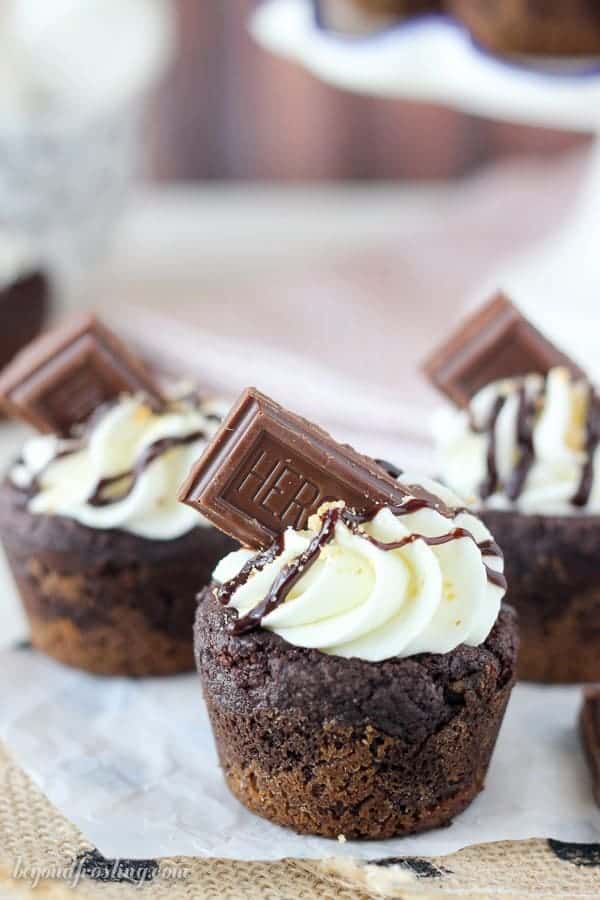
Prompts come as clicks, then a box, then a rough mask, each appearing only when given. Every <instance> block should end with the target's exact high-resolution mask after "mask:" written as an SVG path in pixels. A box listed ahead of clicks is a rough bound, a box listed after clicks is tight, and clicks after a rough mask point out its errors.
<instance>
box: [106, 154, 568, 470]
mask: <svg viewBox="0 0 600 900" xmlns="http://www.w3.org/2000/svg"><path fill="white" fill-rule="evenodd" d="M582 169H583V157H582V155H581V154H578V155H577V156H575V157H574V156H570V157H568V158H566V159H564V160H562V161H558V162H548V161H546V162H543V163H532V162H524V161H522V160H521V161H519V162H513V163H510V164H505V165H503V166H502V167H499V168H496V169H494V170H489V171H486V172H484V173H483V174H481V175H478V176H476V177H474V178H470V179H468V180H465V181H464V182H463V183H461V184H460V185H459V186H458V188H457V189H456V190H454V191H452V192H448V193H440V198H441V199H440V204H439V207H437V208H435V209H432V207H431V204H424V207H423V210H422V211H420V210H417V211H415V208H414V204H412V206H411V207H410V212H409V213H405V212H404V211H403V210H402V209H401V208H399V209H398V210H397V214H394V217H393V221H390V228H389V235H388V237H387V238H386V240H385V241H381V242H380V243H378V244H377V246H373V244H372V242H371V243H369V241H368V240H366V241H365V246H364V249H362V250H361V252H360V253H356V252H355V249H353V250H349V251H348V253H347V254H346V253H344V252H341V253H337V254H336V256H335V258H334V259H331V258H327V257H326V256H323V258H319V259H318V260H317V262H316V263H315V264H313V265H312V267H311V268H310V270H308V271H307V270H299V269H298V267H294V266H291V267H290V269H289V271H288V270H284V271H281V270H280V269H278V270H277V272H276V274H275V275H273V274H271V275H269V276H268V277H267V276H266V275H264V274H262V273H259V274H258V275H257V276H253V277H252V279H251V280H249V282H248V283H247V284H245V285H244V286H243V289H240V286H239V281H238V282H236V284H235V286H234V287H233V286H232V285H230V284H229V283H228V280H227V273H226V272H224V273H223V286H222V287H220V288H219V294H218V296H214V297H207V298H206V299H199V296H198V293H199V291H198V292H194V291H193V289H190V286H189V280H188V282H186V283H187V288H186V289H185V290H183V291H179V292H177V293H176V297H177V299H176V300H171V304H170V306H169V314H168V315H166V314H163V313H162V312H159V313H157V312H151V311H146V310H144V309H142V308H131V307H130V308H129V309H128V315H127V319H126V321H125V323H124V319H123V316H122V315H121V314H119V316H118V318H115V322H116V324H118V325H119V327H120V328H121V330H126V331H127V332H128V334H129V336H130V337H131V339H132V340H135V341H137V342H139V343H140V345H141V346H143V348H144V349H145V350H146V352H147V353H149V354H150V355H151V356H153V357H154V358H155V359H156V360H157V361H158V362H159V363H160V364H162V365H163V366H166V367H167V368H169V369H171V370H178V371H185V372H188V373H189V374H191V375H193V376H194V377H196V378H197V379H198V380H199V381H200V383H201V384H204V385H206V386H207V389H211V390H213V389H214V390H217V391H219V392H221V393H224V394H225V395H227V396H231V397H233V396H235V394H237V392H238V391H239V390H240V389H241V388H242V387H243V386H244V385H247V384H250V383H253V384H256V386H257V387H259V388H261V389H262V390H264V391H266V392H267V393H270V394H272V395H273V396H274V397H275V398H276V399H278V400H280V401H281V402H283V403H285V404H288V405H289V406H290V407H292V408H294V409H295V410H297V411H298V412H300V413H303V414H305V415H307V416H309V417H310V418H312V419H314V420H315V421H317V422H319V423H320V424H323V425H324V426H326V427H328V428H330V429H331V430H332V431H333V433H334V434H335V435H336V436H338V437H340V438H343V439H345V440H349V441H351V442H352V443H354V444H355V445H356V446H357V447H358V448H359V449H362V450H364V451H366V452H370V453H372V454H374V455H379V456H387V457H388V458H389V459H391V460H393V461H394V462H396V463H397V464H399V465H400V466H402V465H403V464H404V465H407V466H410V467H415V466H419V467H421V468H431V466H432V459H431V453H430V447H429V442H428V433H429V416H430V412H431V409H432V407H433V406H434V405H435V403H436V394H435V392H434V391H433V390H432V389H431V388H429V387H428V386H427V384H426V382H425V379H424V377H423V375H422V373H421V371H420V364H421V362H422V360H423V358H424V357H425V356H426V355H427V354H428V353H429V352H430V351H431V349H432V348H434V347H435V346H436V345H437V344H438V342H439V341H440V340H441V339H442V338H444V336H445V335H447V333H448V331H449V330H450V329H451V328H453V327H455V325H456V323H457V321H458V320H459V319H460V316H461V315H462V313H463V309H464V302H465V298H466V296H467V294H468V293H469V292H470V291H472V290H473V289H475V288H476V287H477V285H478V284H480V283H481V282H483V280H484V279H485V278H486V277H487V276H488V275H489V273H490V271H491V270H493V269H494V268H495V267H496V266H498V265H499V264H501V262H502V261H503V260H506V259H507V258H510V257H511V256H514V255H516V254H518V253H522V252H523V251H524V250H526V249H527V247H528V246H529V245H531V244H533V243H534V242H536V241H538V240H540V239H541V238H543V237H544V236H546V235H547V234H548V233H549V232H550V231H551V230H552V229H553V228H555V227H557V226H558V224H559V223H560V221H561V217H562V216H564V215H565V214H566V212H567V210H568V208H569V205H570V203H571V200H572V197H573V195H574V192H575V190H576V188H577V186H578V184H579V183H580V179H581V173H582ZM550 188H551V189H550ZM171 296H173V294H171ZM126 299H128V300H130V301H131V300H132V299H133V300H134V301H136V303H137V301H138V299H140V298H138V297H137V296H132V289H131V283H130V284H129V285H128V294H127V298H126ZM123 326H125V328H124V327H123Z"/></svg>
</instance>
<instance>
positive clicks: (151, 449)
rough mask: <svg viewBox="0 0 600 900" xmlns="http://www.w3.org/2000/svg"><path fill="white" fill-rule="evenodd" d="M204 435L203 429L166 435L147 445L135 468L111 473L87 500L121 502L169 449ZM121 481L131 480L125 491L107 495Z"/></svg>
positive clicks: (92, 502) (101, 503)
mask: <svg viewBox="0 0 600 900" xmlns="http://www.w3.org/2000/svg"><path fill="white" fill-rule="evenodd" d="M204 437H206V435H205V434H204V432H203V431H193V432H192V433H191V434H186V435H183V436H182V437H164V438H161V439H160V440H158V441H155V442H154V443H153V444H150V445H149V446H148V447H146V449H145V450H144V452H143V453H142V455H141V456H140V458H139V459H138V461H137V462H136V464H135V466H134V467H133V469H129V470H128V471H127V472H120V473H119V474H118V475H111V476H110V477H109V478H102V479H100V481H99V482H98V484H97V485H96V488H95V489H94V491H93V492H92V494H91V495H90V497H89V498H88V501H87V502H88V503H89V505H90V506H97V507H98V506H110V505H111V504H113V503H121V501H122V500H125V499H126V498H127V497H129V495H130V494H131V492H132V491H133V489H134V487H135V485H136V483H137V481H138V480H139V478H140V476H141V475H142V474H143V472H144V471H145V470H146V469H147V468H148V466H149V465H150V464H151V463H153V462H154V461H155V460H156V459H159V458H160V457H161V456H164V455H165V453H168V452H169V450H173V449H174V448H175V447H184V446H186V445H187V444H193V443H194V442H195V441H199V440H201V439H202V438H204ZM121 481H128V482H129V484H128V486H127V488H126V489H125V491H123V493H120V494H119V495H118V496H117V497H109V496H105V493H106V491H107V490H109V489H110V488H111V487H113V486H114V485H116V484H119V482H121Z"/></svg>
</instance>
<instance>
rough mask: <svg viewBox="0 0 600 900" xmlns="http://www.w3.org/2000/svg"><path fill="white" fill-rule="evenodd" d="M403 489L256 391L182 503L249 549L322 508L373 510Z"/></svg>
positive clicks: (232, 416)
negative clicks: (339, 504)
mask: <svg viewBox="0 0 600 900" xmlns="http://www.w3.org/2000/svg"><path fill="white" fill-rule="evenodd" d="M407 493H408V489H407V488H405V487H402V486H401V485H400V484H398V482H396V481H395V479H394V478H392V477H391V476H390V475H388V474H387V472H385V471H384V470H383V469H382V468H381V467H380V466H378V465H377V463H375V461H374V460H371V459H368V458H367V457H364V456H361V455H360V454H358V453H356V452H355V451H354V450H353V449H352V448H351V447H348V446H345V445H341V444H337V443H336V442H335V441H334V440H333V438H331V437H330V436H329V435H328V434H327V433H326V432H324V431H322V430H321V429H320V428H318V427H317V426H315V425H312V424H311V423H310V422H307V421H306V420H305V419H303V418H301V417H300V416H297V415H295V414H293V413H290V412H288V411H287V410H285V409H283V407H281V406H279V405H278V404H277V403H275V402H274V401H273V400H271V399H269V398H268V397H266V396H265V395H264V394H261V393H260V392H259V391H257V390H256V389H255V388H248V389H247V390H246V391H244V393H243V394H242V396H241V397H240V399H239V400H238V402H237V403H236V404H235V406H234V407H233V409H232V410H231V412H230V413H229V415H228V416H227V418H226V419H225V421H224V422H223V424H222V426H221V428H220V430H219V431H218V432H217V434H216V435H215V437H214V438H213V440H212V442H211V443H210V445H209V446H208V447H207V449H206V451H205V453H204V455H203V456H202V457H201V459H200V460H199V461H198V463H197V464H196V465H195V466H194V468H193V470H192V472H191V473H190V476H189V478H188V479H187V481H186V482H185V484H184V485H183V486H182V488H181V491H180V493H179V499H180V500H181V501H182V502H183V503H187V504H188V505H189V506H192V507H193V508H194V509H196V510H198V511H199V512H201V513H202V514H203V515H204V516H205V517H206V518H207V519H209V520H210V521H211V522H213V524H215V525H216V526H217V527H218V528H220V529H221V531H224V532H225V533H226V534H229V535H230V536H231V537H233V538H235V539H236V540H238V541H239V542H240V543H241V544H244V545H245V546H247V547H252V548H255V549H260V548H263V547H268V546H269V545H270V544H271V543H272V542H273V540H274V539H275V538H276V537H277V536H278V535H280V534H281V533H282V532H283V531H285V529H286V528H287V527H290V526H291V527H292V528H294V529H302V528H304V527H305V526H306V523H307V521H308V518H309V516H311V515H312V514H313V513H314V512H316V511H317V510H318V508H319V507H320V506H321V504H322V503H325V502H326V501H332V500H343V501H345V502H346V504H347V505H348V506H350V507H352V508H353V509H357V510H371V509H375V508H376V507H378V506H382V505H385V504H393V503H399V502H401V501H402V499H403V498H404V497H406V495H407Z"/></svg>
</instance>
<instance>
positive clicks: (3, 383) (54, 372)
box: [0, 314, 163, 435]
mask: <svg viewBox="0 0 600 900" xmlns="http://www.w3.org/2000/svg"><path fill="white" fill-rule="evenodd" d="M125 392H126V393H143V394H145V395H146V396H147V397H148V399H149V401H150V402H151V403H152V405H154V406H160V405H161V404H162V402H163V401H162V396H161V394H160V391H159V389H158V388H157V387H156V385H155V384H154V382H153V380H152V379H151V377H150V376H149V374H148V373H147V371H146V369H145V367H144V365H143V364H142V363H141V362H140V360H138V359H137V358H136V357H135V356H134V355H132V354H131V353H129V351H128V350H127V348H126V347H125V346H124V345H123V344H122V343H121V341H120V340H119V339H118V338H117V337H116V336H115V335H114V334H113V333H112V332H111V331H109V329H108V328H106V327H105V326H104V325H102V324H101V323H100V322H99V321H98V320H97V319H96V317H95V316H93V315H89V314H86V315H83V316H76V317H75V318H74V319H72V320H70V321H69V322H67V323H66V324H65V325H63V326H62V327H60V328H57V329H56V330H54V331H51V332H49V333H47V334H45V335H43V336H42V337H41V338H39V339H38V340H36V341H35V342H34V343H33V344H30V345H29V346H28V347H27V348H26V349H25V350H24V351H23V352H22V353H20V354H19V355H18V356H17V357H16V358H15V359H14V360H13V362H12V363H11V364H10V365H9V366H8V367H7V368H6V369H5V370H4V371H3V372H2V374H0V403H2V405H3V406H4V407H5V409H6V410H7V412H8V413H9V415H13V416H15V417H18V418H21V419H23V420H24V421H26V422H28V423H29V424H30V425H33V426H34V428H37V429H38V431H41V432H55V433H56V434H61V435H67V434H68V433H69V431H70V429H71V428H72V426H73V425H76V424H77V423H79V422H82V421H84V420H85V419H87V418H88V416H90V415H91V413H93V412H94V410H95V409H97V408H98V406H100V405H101V404H102V403H105V402H106V401H107V400H112V399H113V398H114V397H116V396H118V395H119V394H121V393H125Z"/></svg>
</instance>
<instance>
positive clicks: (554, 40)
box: [446, 0, 600, 56]
mask: <svg viewBox="0 0 600 900" xmlns="http://www.w3.org/2000/svg"><path fill="white" fill-rule="evenodd" d="M446 5H447V8H448V11H449V12H451V13H452V14H453V15H455V16H456V18H457V19H459V20H460V21H461V22H463V23H464V24H465V25H466V26H467V28H468V29H469V30H470V31H471V33H472V35H473V37H474V38H475V40H477V41H478V42H479V43H481V44H483V45H484V46H486V47H489V48H490V49H491V50H494V51H496V52H497V53H517V54H531V55H545V56H598V55H600V5H598V3H596V2H588V3H573V2H572V0H554V2H552V3H535V4H534V3H532V2H531V0H512V2H510V3H507V2H500V0H496V2H493V0H492V2H490V0H448V3H447V4H446Z"/></svg>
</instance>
